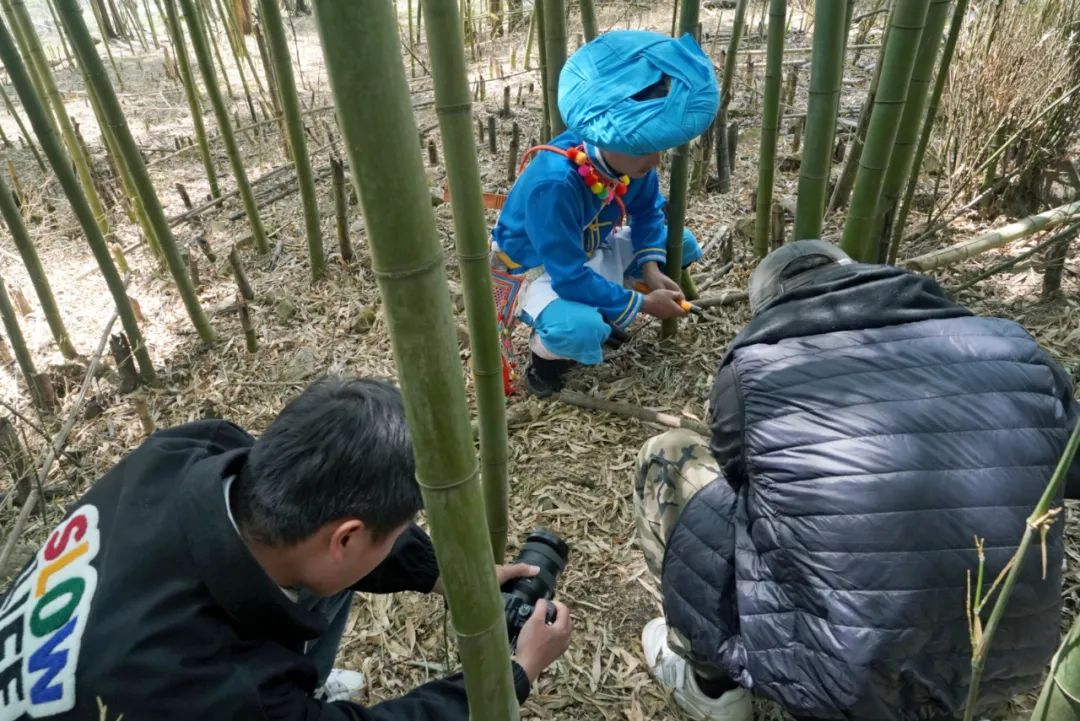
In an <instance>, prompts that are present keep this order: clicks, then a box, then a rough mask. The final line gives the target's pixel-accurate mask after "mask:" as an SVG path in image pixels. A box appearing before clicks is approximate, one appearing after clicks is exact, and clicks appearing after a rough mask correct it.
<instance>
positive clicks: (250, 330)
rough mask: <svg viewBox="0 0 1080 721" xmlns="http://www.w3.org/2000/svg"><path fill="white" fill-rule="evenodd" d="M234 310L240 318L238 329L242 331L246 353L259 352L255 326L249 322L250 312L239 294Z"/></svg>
mask: <svg viewBox="0 0 1080 721" xmlns="http://www.w3.org/2000/svg"><path fill="white" fill-rule="evenodd" d="M236 310H237V313H238V314H239V316H240V327H241V328H243V329H244V345H245V346H247V351H248V353H254V352H255V351H257V350H259V341H258V338H256V336H255V325H254V324H253V323H252V322H251V311H250V310H249V309H248V305H247V303H246V302H245V301H244V296H243V295H242V294H239V293H238V294H237V296H236Z"/></svg>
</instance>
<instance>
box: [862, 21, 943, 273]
mask: <svg viewBox="0 0 1080 721" xmlns="http://www.w3.org/2000/svg"><path fill="white" fill-rule="evenodd" d="M929 9H930V0H896V4H895V5H894V6H893V14H892V21H891V23H890V29H889V42H888V44H887V45H886V47H885V58H884V60H883V63H882V67H881V80H880V82H879V84H878V92H877V96H876V97H875V98H874V111H873V113H872V114H871V116H870V126H869V128H868V129H867V131H866V143H865V145H864V146H863V151H862V158H861V159H860V160H859V172H858V173H857V174H856V176H855V187H854V188H853V190H852V196H851V208H850V209H849V210H848V217H847V221H846V222H845V223H844V234H843V239H842V241H841V247H842V248H843V249H844V252H846V253H847V254H848V255H850V256H851V257H852V258H854V259H856V260H861V261H866V262H875V261H877V259H878V258H877V255H878V254H877V252H876V251H877V236H876V234H875V233H874V219H875V213H876V211H877V203H878V199H879V198H880V197H881V186H882V182H883V181H884V178H885V170H886V166H887V165H888V162H889V158H890V156H891V155H892V149H893V144H894V143H895V142H896V133H897V130H898V129H899V126H900V117H901V115H902V114H903V111H904V100H905V98H907V92H908V86H909V85H910V83H911V72H912V69H913V68H914V65H915V53H914V52H912V49H913V48H917V47H918V46H919V38H920V36H921V35H922V31H923V26H924V25H925V24H926V14H927V11H928V10H929Z"/></svg>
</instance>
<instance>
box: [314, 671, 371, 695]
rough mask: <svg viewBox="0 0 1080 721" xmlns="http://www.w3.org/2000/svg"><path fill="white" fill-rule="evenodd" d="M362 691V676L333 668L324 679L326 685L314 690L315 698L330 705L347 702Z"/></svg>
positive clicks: (354, 672)
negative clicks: (336, 702)
mask: <svg viewBox="0 0 1080 721" xmlns="http://www.w3.org/2000/svg"><path fill="white" fill-rule="evenodd" d="M363 690H364V674H362V673H360V672H359V671H346V670H345V669H343V668H335V669H332V670H331V671H330V675H329V676H327V677H326V683H324V684H323V685H322V686H320V687H319V688H317V689H315V698H317V699H319V700H320V701H326V702H327V703H330V702H332V701H348V700H350V699H352V698H353V697H354V696H358V695H359V694H360V692H361V691H363Z"/></svg>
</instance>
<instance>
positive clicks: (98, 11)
mask: <svg viewBox="0 0 1080 721" xmlns="http://www.w3.org/2000/svg"><path fill="white" fill-rule="evenodd" d="M99 2H100V0H90V9H91V10H93V11H94V20H95V22H96V23H97V27H98V32H100V33H101V44H102V45H104V46H105V52H106V53H107V54H108V56H109V65H111V66H112V71H113V75H115V76H116V84H117V85H119V86H120V89H121V90H123V89H124V79H123V78H122V77H120V70H119V69H117V67H116V58H114V57H113V54H112V46H111V45H110V44H109V39H110V38H115V37H117V35H116V31H115V30H113V29H112V27H111V26H110V25H109V17H108V15H107V14H106V15H104V17H103V12H104V6H103V5H100V6H99V4H98V3H99ZM106 28H108V30H106Z"/></svg>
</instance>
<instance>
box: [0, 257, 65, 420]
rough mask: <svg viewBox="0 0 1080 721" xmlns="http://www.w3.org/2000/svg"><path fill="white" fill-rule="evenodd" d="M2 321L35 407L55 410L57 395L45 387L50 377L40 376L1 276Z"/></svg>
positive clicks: (43, 409)
mask: <svg viewBox="0 0 1080 721" xmlns="http://www.w3.org/2000/svg"><path fill="white" fill-rule="evenodd" d="M0 320H3V324H4V331H5V332H6V333H7V339H8V343H9V344H10V345H11V350H12V351H13V352H14V353H15V360H16V362H18V364H19V370H20V371H22V374H23V380H25V381H26V387H27V389H29V391H30V397H31V398H32V399H33V401H34V405H35V406H37V407H38V408H40V409H41V410H42V411H45V412H51V411H53V410H55V409H56V394H55V393H52V392H50V391H51V387H50V388H49V389H46V388H45V385H46V384H47V383H49V377H48V376H46V375H44V374H39V373H38V372H37V368H35V367H34V359H33V357H32V356H31V355H30V349H29V348H27V347H26V339H25V338H24V337H23V333H22V329H21V328H20V327H19V319H18V316H17V315H16V314H15V306H13V305H12V304H11V298H10V297H9V296H8V290H7V285H5V283H4V278H3V277H2V276H0ZM50 386H51V384H50Z"/></svg>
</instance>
